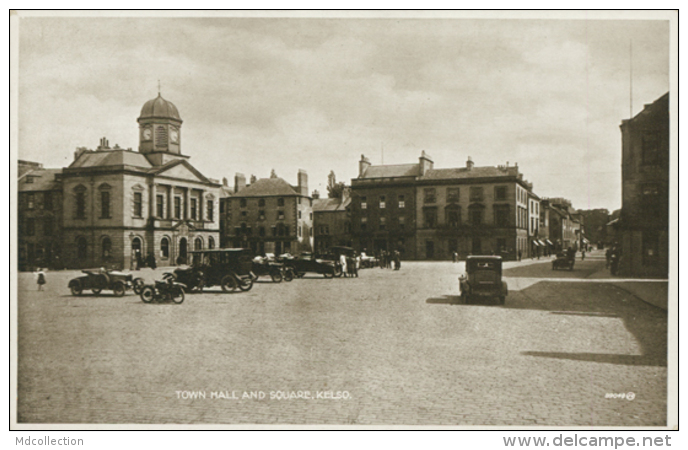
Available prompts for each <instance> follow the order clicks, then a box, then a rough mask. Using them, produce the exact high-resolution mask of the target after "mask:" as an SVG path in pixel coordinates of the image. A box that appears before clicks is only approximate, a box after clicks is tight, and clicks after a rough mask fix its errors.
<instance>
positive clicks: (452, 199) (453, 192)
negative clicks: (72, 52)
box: [447, 188, 459, 203]
mask: <svg viewBox="0 0 688 450" xmlns="http://www.w3.org/2000/svg"><path fill="white" fill-rule="evenodd" d="M458 202H459V188H447V203H458Z"/></svg>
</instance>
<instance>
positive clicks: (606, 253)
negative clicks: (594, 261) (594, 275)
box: [604, 247, 612, 269]
mask: <svg viewBox="0 0 688 450" xmlns="http://www.w3.org/2000/svg"><path fill="white" fill-rule="evenodd" d="M604 256H605V258H606V259H607V269H609V263H610V262H611V260H612V248H611V247H609V248H607V251H606V252H605V253H604Z"/></svg>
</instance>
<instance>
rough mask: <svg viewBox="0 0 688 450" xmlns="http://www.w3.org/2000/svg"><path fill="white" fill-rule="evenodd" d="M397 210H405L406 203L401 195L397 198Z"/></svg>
mask: <svg viewBox="0 0 688 450" xmlns="http://www.w3.org/2000/svg"><path fill="white" fill-rule="evenodd" d="M399 208H406V201H405V200H404V196H403V195H400V196H399Z"/></svg>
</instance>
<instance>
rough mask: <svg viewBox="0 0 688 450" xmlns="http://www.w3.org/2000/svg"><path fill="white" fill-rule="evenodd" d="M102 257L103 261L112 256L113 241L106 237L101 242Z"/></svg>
mask: <svg viewBox="0 0 688 450" xmlns="http://www.w3.org/2000/svg"><path fill="white" fill-rule="evenodd" d="M101 249H102V253H101V256H102V258H103V259H106V258H109V257H110V256H111V255H112V241H111V240H110V238H109V237H104V238H103V240H102V241H101Z"/></svg>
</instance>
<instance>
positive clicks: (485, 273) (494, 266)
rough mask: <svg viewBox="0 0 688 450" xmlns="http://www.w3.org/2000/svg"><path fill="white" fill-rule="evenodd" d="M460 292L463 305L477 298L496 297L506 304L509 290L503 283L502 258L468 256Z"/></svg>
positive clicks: (460, 281)
mask: <svg viewBox="0 0 688 450" xmlns="http://www.w3.org/2000/svg"><path fill="white" fill-rule="evenodd" d="M459 290H460V291H461V299H462V301H463V303H470V302H472V301H473V300H475V299H477V298H486V297H496V298H498V299H499V303H500V304H502V305H503V304H504V302H505V301H506V296H507V295H508V294H509V289H508V287H507V284H506V282H505V281H502V257H501V256H468V257H467V258H466V273H465V274H464V275H461V276H460V277H459Z"/></svg>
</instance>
